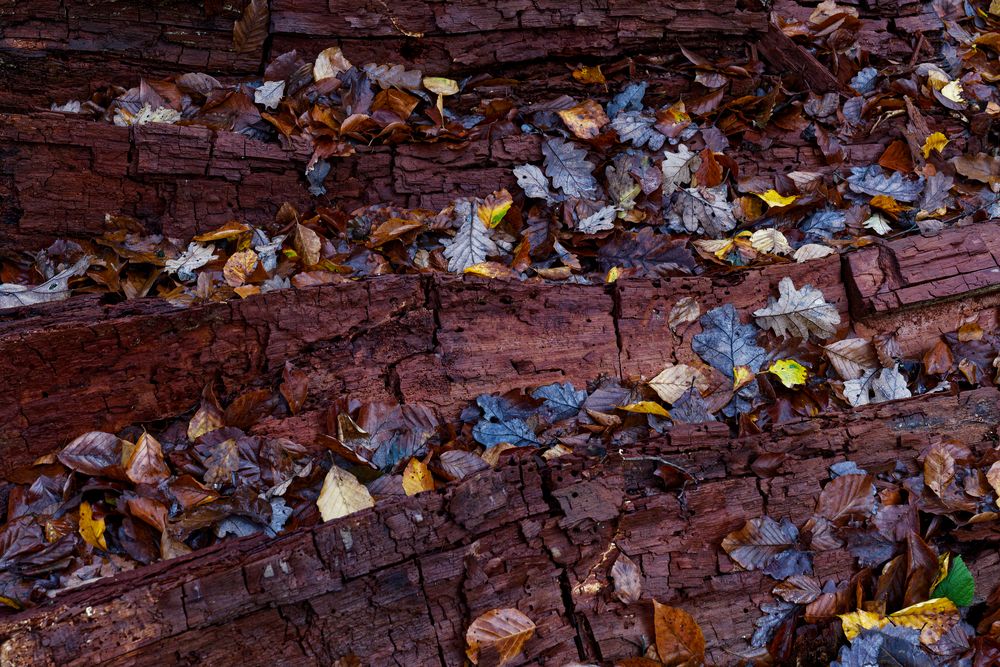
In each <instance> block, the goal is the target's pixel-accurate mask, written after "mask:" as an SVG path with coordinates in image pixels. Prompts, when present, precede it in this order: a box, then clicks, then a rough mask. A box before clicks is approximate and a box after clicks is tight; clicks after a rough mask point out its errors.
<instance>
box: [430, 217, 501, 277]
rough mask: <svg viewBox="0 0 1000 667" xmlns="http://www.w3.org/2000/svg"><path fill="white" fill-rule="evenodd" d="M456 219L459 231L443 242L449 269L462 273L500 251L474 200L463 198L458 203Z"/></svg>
mask: <svg viewBox="0 0 1000 667" xmlns="http://www.w3.org/2000/svg"><path fill="white" fill-rule="evenodd" d="M455 219H456V220H457V221H458V223H459V228H458V232H457V233H456V234H455V236H454V238H452V239H450V240H449V239H446V240H445V241H443V242H442V243H443V244H444V246H445V249H444V256H445V258H446V259H447V260H448V270H449V271H452V272H454V273H461V272H463V271H465V269H467V268H468V267H470V266H473V265H475V264H479V263H481V262H484V261H486V258H487V257H489V256H490V255H496V254H498V253H499V248H497V245H496V243H494V242H493V238H492V237H491V236H490V230H489V228H487V227H486V225H484V224H483V221H482V220H481V219H480V218H479V216H478V215H477V213H476V210H475V208H474V207H473V205H472V202H470V201H468V200H463V201H461V202H459V203H458V204H456V205H455Z"/></svg>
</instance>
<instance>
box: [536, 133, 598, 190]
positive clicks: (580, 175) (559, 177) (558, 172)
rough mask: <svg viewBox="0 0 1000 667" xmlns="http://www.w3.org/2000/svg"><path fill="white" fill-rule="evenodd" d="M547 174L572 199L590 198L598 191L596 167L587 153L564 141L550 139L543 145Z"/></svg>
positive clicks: (553, 183) (554, 184)
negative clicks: (594, 174)
mask: <svg viewBox="0 0 1000 667" xmlns="http://www.w3.org/2000/svg"><path fill="white" fill-rule="evenodd" d="M542 154H543V155H544V156H545V174H546V175H547V176H548V177H549V178H551V179H552V185H553V186H555V187H556V188H559V189H560V190H562V191H563V192H565V193H566V194H567V195H568V196H570V197H581V198H588V197H591V196H593V195H594V194H595V193H596V191H597V181H595V180H594V176H593V171H594V165H593V164H591V163H590V162H587V160H586V157H587V151H586V149H584V148H581V147H579V146H577V145H575V144H573V143H571V142H568V141H565V140H563V139H548V140H546V141H545V142H543V143H542Z"/></svg>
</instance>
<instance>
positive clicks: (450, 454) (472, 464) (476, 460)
mask: <svg viewBox="0 0 1000 667" xmlns="http://www.w3.org/2000/svg"><path fill="white" fill-rule="evenodd" d="M438 462H439V463H440V464H441V469H442V470H443V471H444V474H445V475H446V476H447V477H450V478H451V479H453V480H456V479H464V478H465V477H468V476H469V475H471V474H473V473H477V472H479V471H480V470H486V469H487V468H489V467H490V465H489V464H488V463H487V462H486V461H484V460H483V459H482V457H480V456H476V455H475V454H473V453H472V452H467V451H465V450H462V449H451V450H448V451H447V452H444V453H442V454H441V456H439V457H438Z"/></svg>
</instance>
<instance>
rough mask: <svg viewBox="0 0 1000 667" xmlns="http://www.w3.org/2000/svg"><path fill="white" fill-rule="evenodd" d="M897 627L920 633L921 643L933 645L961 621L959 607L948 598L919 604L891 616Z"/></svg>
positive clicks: (890, 618)
mask: <svg viewBox="0 0 1000 667" xmlns="http://www.w3.org/2000/svg"><path fill="white" fill-rule="evenodd" d="M889 620H890V621H891V622H892V623H893V624H895V625H901V626H903V627H906V628H913V629H914V630H919V631H920V642H921V643H922V644H925V645H929V644H933V643H935V642H936V641H938V640H939V639H941V637H942V635H944V633H946V632H947V631H948V630H950V629H951V627H952V626H953V625H955V624H956V623H958V622H959V621H960V620H961V616H960V615H959V612H958V607H956V606H955V603H954V602H952V601H951V600H949V599H948V598H934V599H931V600H927V601H926V602H918V603H917V604H914V605H910V606H909V607H907V608H905V609H900V610H899V611H897V612H894V613H892V614H889Z"/></svg>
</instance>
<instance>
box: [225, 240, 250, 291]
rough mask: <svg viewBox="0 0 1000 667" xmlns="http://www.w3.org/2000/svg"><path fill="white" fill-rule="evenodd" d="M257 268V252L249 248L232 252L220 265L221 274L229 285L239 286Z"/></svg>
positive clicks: (246, 280) (247, 279) (248, 278)
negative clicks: (224, 263)
mask: <svg viewBox="0 0 1000 667" xmlns="http://www.w3.org/2000/svg"><path fill="white" fill-rule="evenodd" d="M255 270H257V253H255V252H254V251H253V250H251V249H250V248H247V249H246V250H241V251H240V252H235V253H233V254H232V255H231V256H230V257H229V259H227V260H226V265H225V266H223V267H222V276H223V277H224V278H225V279H226V283H227V284H228V285H229V286H230V287H240V286H242V285H243V284H244V283H246V282H248V281H249V280H250V276H251V275H253V272H254V271H255Z"/></svg>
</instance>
